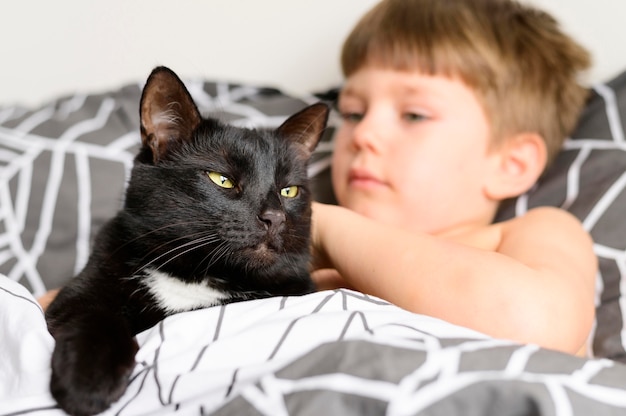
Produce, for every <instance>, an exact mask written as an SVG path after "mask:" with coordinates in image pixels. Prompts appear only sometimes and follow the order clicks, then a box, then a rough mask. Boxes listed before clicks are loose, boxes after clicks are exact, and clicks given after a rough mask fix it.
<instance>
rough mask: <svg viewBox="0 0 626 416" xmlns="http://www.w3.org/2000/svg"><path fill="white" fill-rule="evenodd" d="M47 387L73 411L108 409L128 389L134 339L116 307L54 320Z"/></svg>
mask: <svg viewBox="0 0 626 416" xmlns="http://www.w3.org/2000/svg"><path fill="white" fill-rule="evenodd" d="M53 335H54V338H55V340H56V345H55V348H54V352H53V355H52V378H51V380H50V391H51V393H52V395H53V396H54V398H55V399H56V400H57V402H58V403H59V405H60V406H61V408H63V410H65V411H66V412H67V413H69V414H71V415H76V416H82V415H94V414H97V413H100V412H102V411H104V410H106V409H108V408H109V407H110V406H111V404H112V403H114V402H116V401H117V400H118V399H119V398H120V397H121V396H122V394H123V393H124V391H125V390H126V387H127V385H128V380H129V377H130V375H131V373H132V370H133V368H134V366H135V354H136V352H137V349H138V347H137V342H136V341H135V339H134V337H133V335H132V333H131V331H130V329H129V326H128V323H127V322H126V321H125V320H124V318H123V317H121V316H119V315H116V314H114V313H104V312H100V313H94V312H86V313H81V314H76V315H73V316H72V317H71V318H70V319H67V320H64V321H63V322H62V323H61V324H59V325H56V326H55V329H54V331H53Z"/></svg>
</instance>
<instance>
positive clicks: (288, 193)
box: [280, 185, 300, 198]
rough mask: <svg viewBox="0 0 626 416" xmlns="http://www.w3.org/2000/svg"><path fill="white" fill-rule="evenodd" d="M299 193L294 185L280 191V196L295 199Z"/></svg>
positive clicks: (298, 189)
mask: <svg viewBox="0 0 626 416" xmlns="http://www.w3.org/2000/svg"><path fill="white" fill-rule="evenodd" d="M299 192H300V188H298V187H297V186H296V185H292V186H287V187H285V188H283V189H281V190H280V194H281V195H282V196H284V197H285V198H295V197H296V196H297V195H298V193H299Z"/></svg>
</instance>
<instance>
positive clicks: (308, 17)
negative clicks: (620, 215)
mask: <svg viewBox="0 0 626 416" xmlns="http://www.w3.org/2000/svg"><path fill="white" fill-rule="evenodd" d="M523 1H530V2H532V3H534V4H537V5H539V6H541V7H543V8H545V9H546V10H548V11H550V12H551V13H553V14H554V15H555V16H556V17H557V18H558V19H559V20H560V21H561V23H562V25H563V27H564V29H565V30H566V31H567V32H568V33H570V34H571V35H573V36H574V37H575V38H576V39H577V40H579V41H580V42H581V43H582V44H583V45H585V46H587V47H588V48H589V49H591V51H592V52H593V55H594V60H595V65H594V67H593V70H592V71H591V72H590V74H589V80H590V82H595V81H602V80H606V79H608V78H609V77H611V76H613V75H616V74H617V73H618V72H620V71H621V70H624V69H626V47H625V46H624V40H625V39H626V25H624V24H623V22H624V20H626V1H623V0H593V1H592V0H523ZM376 2H377V0H179V1H176V2H174V1H166V0H132V1H125V0H107V1H102V0H98V1H84V0H54V1H49V0H20V1H12V2H3V3H2V5H1V6H0V38H1V39H2V40H3V48H2V52H1V54H2V61H1V65H0V106H2V105H10V104H22V105H28V106H33V105H39V104H42V103H44V102H45V101H46V100H50V99H53V98H55V97H56V96H57V95H59V94H62V95H65V94H72V93H74V92H99V91H103V90H106V89H108V88H117V87H119V86H121V85H124V84H126V83H129V82H142V81H143V80H145V78H146V77H147V75H148V74H149V72H150V70H151V69H152V68H153V67H154V66H156V65H167V66H169V67H171V68H172V69H173V70H174V71H176V72H177V73H178V74H179V75H180V76H181V77H183V78H192V77H202V78H204V79H209V80H221V81H232V82H249V83H255V84H262V85H267V86H274V87H278V88H281V89H283V90H285V91H286V92H290V93H296V94H304V93H308V92H313V91H319V90H324V89H326V88H329V87H332V86H336V85H338V84H339V83H340V82H341V79H342V77H341V74H340V70H339V65H338V56H339V50H340V47H341V43H342V41H343V39H344V38H345V36H346V35H347V33H348V32H349V30H350V29H351V28H352V26H353V25H354V23H355V22H356V20H357V19H358V18H359V17H360V16H361V15H362V14H363V13H364V12H365V11H366V10H367V9H369V8H370V7H371V6H372V5H374V4H375V3H376Z"/></svg>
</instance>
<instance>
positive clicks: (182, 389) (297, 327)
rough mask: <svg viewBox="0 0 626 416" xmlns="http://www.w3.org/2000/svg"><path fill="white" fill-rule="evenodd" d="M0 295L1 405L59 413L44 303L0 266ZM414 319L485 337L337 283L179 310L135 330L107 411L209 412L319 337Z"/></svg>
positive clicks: (387, 331)
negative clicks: (302, 292)
mask: <svg viewBox="0 0 626 416" xmlns="http://www.w3.org/2000/svg"><path fill="white" fill-rule="evenodd" d="M0 296H1V298H0V316H1V317H2V318H1V319H2V323H1V324H2V326H1V328H2V332H3V334H4V336H3V341H2V343H1V344H0V348H1V354H2V355H1V357H2V359H1V360H0V363H1V364H0V365H1V366H0V415H9V414H13V413H14V412H15V413H18V412H19V413H20V414H23V413H28V412H29V411H32V412H33V414H37V415H48V414H50V415H58V414H62V412H60V411H59V410H57V409H55V402H54V400H53V399H52V398H51V396H50V395H49V393H48V389H47V384H48V380H49V376H50V374H49V369H48V366H49V359H50V354H51V351H52V348H53V339H52V338H51V336H50V335H49V334H48V332H47V330H46V327H45V321H44V319H43V313H42V311H41V309H40V308H39V307H38V305H37V304H36V302H35V300H34V299H33V298H32V296H31V295H30V294H29V293H28V291H26V289H25V288H23V287H22V286H20V285H19V284H16V283H14V282H12V281H10V280H9V279H8V278H6V277H4V276H0ZM417 328H419V329H418V330H419V332H420V334H421V336H422V337H424V334H429V335H428V336H427V337H426V340H430V342H432V343H435V344H439V343H440V340H441V339H445V338H448V337H449V338H455V339H456V338H460V337H461V338H469V339H472V338H475V339H486V338H485V337H484V336H483V335H480V334H477V333H475V332H473V331H470V330H467V329H463V328H459V327H455V326H453V325H448V324H443V323H442V322H441V321H439V320H436V319H433V318H429V317H425V316H420V315H415V314H412V313H408V312H406V311H403V310H401V309H399V308H397V307H395V306H393V305H390V304H388V303H386V302H383V301H380V300H378V299H375V298H371V297H367V296H364V295H362V294H360V293H357V292H351V291H343V290H342V291H325V292H318V293H314V294H311V295H307V296H302V297H289V298H270V299H263V300H254V301H248V302H241V303H235V304H230V305H226V306H221V307H214V308H208V309H203V310H198V311H194V312H189V313H181V314H178V315H174V316H171V317H169V318H168V319H166V320H165V321H163V322H161V323H160V324H158V325H157V326H155V327H154V328H152V329H150V330H147V331H145V332H143V333H141V334H139V335H138V341H139V344H140V346H141V348H140V350H139V352H138V354H137V362H138V364H137V367H136V369H135V372H134V375H133V380H132V382H131V383H130V386H129V388H128V390H127V392H126V394H125V395H124V396H123V397H122V399H121V400H120V401H119V402H118V403H116V404H115V405H114V406H113V407H112V409H110V410H109V411H107V412H106V414H122V415H139V414H152V415H153V414H163V413H169V412H171V411H173V410H175V409H176V410H177V414H187V412H188V413H189V414H198V410H199V409H201V410H202V411H203V412H211V411H212V410H214V409H215V408H217V407H219V406H221V405H222V404H223V403H224V402H226V401H228V400H229V399H230V398H232V397H233V396H235V395H236V393H239V392H242V391H244V390H246V389H247V388H249V387H251V386H253V385H254V384H255V383H258V382H259V380H262V379H263V378H264V377H270V378H271V377H272V373H273V372H274V371H275V370H277V369H279V368H281V367H283V366H284V365H285V364H287V363H289V362H290V361H292V360H293V359H295V358H297V357H299V356H301V355H303V354H304V353H306V352H308V351H310V350H312V349H313V348H315V347H318V346H320V345H321V344H324V343H326V342H331V341H337V340H342V339H369V340H374V341H376V340H377V339H378V340H385V342H386V343H387V344H398V345H402V344H408V343H410V342H411V341H409V340H410V339H411V337H412V336H413V334H415V331H416V330H417ZM423 342H424V341H423V340H420V343H423ZM494 342H496V343H497V344H501V343H502V342H501V341H494ZM427 344H428V342H426V344H425V347H424V348H427V347H428V345H427ZM253 390H254V389H253ZM253 390H251V391H253ZM247 394H248V393H247Z"/></svg>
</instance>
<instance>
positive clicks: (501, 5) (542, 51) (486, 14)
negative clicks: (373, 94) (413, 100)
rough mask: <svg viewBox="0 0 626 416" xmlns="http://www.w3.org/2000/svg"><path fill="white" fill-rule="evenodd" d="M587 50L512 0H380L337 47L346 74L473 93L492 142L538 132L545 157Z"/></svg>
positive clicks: (574, 95)
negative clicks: (418, 79)
mask: <svg viewBox="0 0 626 416" xmlns="http://www.w3.org/2000/svg"><path fill="white" fill-rule="evenodd" d="M590 63H591V58H590V55H589V53H588V52H587V50H585V49H584V48H583V47H582V46H580V45H579V44H578V43H576V42H575V41H574V40H573V39H571V38H570V37H569V36H567V35H566V34H564V33H563V32H562V31H561V30H560V28H559V25H558V23H557V22H556V21H555V19H553V18H552V17H551V16H550V15H548V14H547V13H545V12H542V11H540V10H537V9H535V8H532V7H530V6H526V5H522V4H520V3H518V2H516V1H512V0H383V1H381V2H380V3H379V4H377V5H376V6H375V7H374V8H373V9H372V10H370V11H369V12H368V13H367V14H366V15H365V16H363V18H362V19H361V20H360V21H359V23H358V24H357V26H356V27H355V28H354V29H353V31H352V32H351V34H350V35H349V36H348V38H347V39H346V42H345V43H344V46H343V51H342V56H341V64H342V68H343V72H344V75H345V76H346V77H348V76H350V75H351V74H353V73H354V72H356V71H357V70H359V69H360V68H362V67H363V66H366V65H367V66H370V65H371V66H375V67H376V66H377V67H383V68H392V69H396V70H417V71H419V72H421V73H424V74H428V75H444V76H448V77H452V78H454V77H457V78H459V79H461V80H462V81H463V82H465V83H466V84H467V85H468V86H469V87H471V88H473V89H474V91H475V92H476V94H477V96H478V99H479V101H480V102H481V104H482V105H483V108H484V110H485V112H486V114H487V116H488V118H489V120H490V122H491V126H492V133H493V136H494V144H495V145H497V144H498V139H499V138H500V139H501V138H503V137H507V136H509V135H512V134H517V133H524V132H532V133H539V134H540V135H541V136H542V137H543V139H544V140H545V142H546V146H547V148H548V160H552V159H553V158H554V156H555V155H556V154H557V153H558V151H559V149H560V148H561V145H562V142H563V140H564V139H565V137H566V136H567V135H568V134H570V133H571V131H572V130H573V129H574V127H575V125H576V121H577V119H578V117H579V115H580V112H581V110H582V108H583V105H584V102H585V99H586V97H587V95H588V89H587V88H585V87H583V86H581V85H580V84H579V76H580V73H581V72H582V71H584V70H586V69H587V68H588V67H589V66H590Z"/></svg>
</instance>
